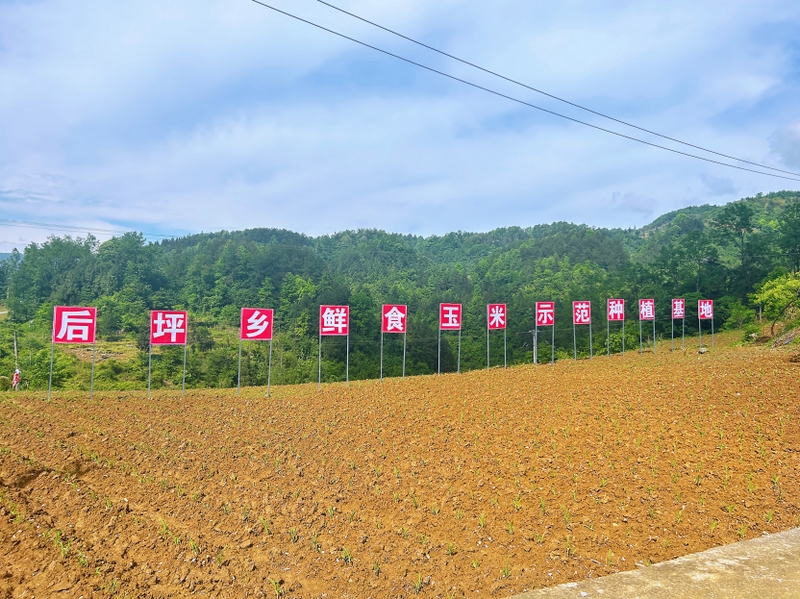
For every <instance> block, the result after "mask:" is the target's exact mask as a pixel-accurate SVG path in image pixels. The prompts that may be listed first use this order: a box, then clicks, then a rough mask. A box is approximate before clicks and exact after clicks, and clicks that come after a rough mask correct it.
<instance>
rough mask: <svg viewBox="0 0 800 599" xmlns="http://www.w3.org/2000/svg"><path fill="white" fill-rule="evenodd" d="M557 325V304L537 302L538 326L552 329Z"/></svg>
mask: <svg viewBox="0 0 800 599" xmlns="http://www.w3.org/2000/svg"><path fill="white" fill-rule="evenodd" d="M555 323H556V303H555V302H536V324H537V325H538V326H540V327H551V326H553V325H554V324H555Z"/></svg>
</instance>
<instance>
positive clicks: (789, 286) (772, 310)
mask: <svg viewBox="0 0 800 599" xmlns="http://www.w3.org/2000/svg"><path fill="white" fill-rule="evenodd" d="M750 297H751V299H752V301H753V302H754V303H757V304H762V305H763V306H764V315H765V316H766V317H767V318H771V319H772V325H771V326H770V335H774V334H775V325H776V324H777V322H778V321H779V320H780V319H781V318H782V317H783V316H784V314H786V313H787V311H788V310H789V309H790V308H793V307H795V306H798V305H800V273H796V272H794V273H787V274H785V275H781V276H779V277H776V278H774V279H771V280H768V281H765V282H764V283H762V284H761V286H760V287H759V289H758V291H756V292H755V293H753V294H752V295H751V296H750Z"/></svg>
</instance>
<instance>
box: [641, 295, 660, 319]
mask: <svg viewBox="0 0 800 599" xmlns="http://www.w3.org/2000/svg"><path fill="white" fill-rule="evenodd" d="M655 319H656V300H654V299H640V300H639V320H655Z"/></svg>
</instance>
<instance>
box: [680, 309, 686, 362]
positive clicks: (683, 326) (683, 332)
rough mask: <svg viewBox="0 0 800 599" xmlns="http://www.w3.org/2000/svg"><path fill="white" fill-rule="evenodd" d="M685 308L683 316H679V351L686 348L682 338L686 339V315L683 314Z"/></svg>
mask: <svg viewBox="0 0 800 599" xmlns="http://www.w3.org/2000/svg"><path fill="white" fill-rule="evenodd" d="M685 310H686V309H685V308H684V317H683V318H681V351H683V350H684V349H686V348H685V346H684V340H685V339H686V316H685V314H686V312H685Z"/></svg>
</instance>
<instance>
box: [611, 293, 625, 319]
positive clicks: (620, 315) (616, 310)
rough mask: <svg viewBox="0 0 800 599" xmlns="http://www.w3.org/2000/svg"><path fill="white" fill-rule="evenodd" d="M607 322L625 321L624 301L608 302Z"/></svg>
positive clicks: (612, 300) (614, 300)
mask: <svg viewBox="0 0 800 599" xmlns="http://www.w3.org/2000/svg"><path fill="white" fill-rule="evenodd" d="M607 314H608V320H610V321H612V322H613V321H619V320H625V300H624V299H610V300H608V312H607Z"/></svg>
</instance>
